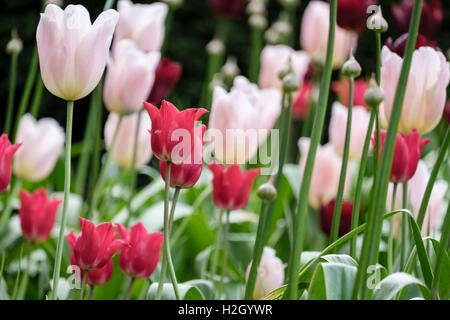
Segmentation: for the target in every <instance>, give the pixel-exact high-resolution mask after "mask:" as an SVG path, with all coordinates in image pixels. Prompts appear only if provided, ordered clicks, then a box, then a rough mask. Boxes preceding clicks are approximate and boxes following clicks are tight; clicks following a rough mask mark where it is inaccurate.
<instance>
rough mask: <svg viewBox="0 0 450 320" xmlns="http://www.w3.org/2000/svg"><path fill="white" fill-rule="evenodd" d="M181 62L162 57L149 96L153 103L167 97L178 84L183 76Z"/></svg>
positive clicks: (157, 102)
mask: <svg viewBox="0 0 450 320" xmlns="http://www.w3.org/2000/svg"><path fill="white" fill-rule="evenodd" d="M181 69H182V67H181V64H180V63H178V62H175V61H172V60H170V59H169V58H162V59H161V60H160V61H159V64H158V67H157V68H156V71H155V82H154V83H153V87H152V91H151V93H150V96H149V97H148V101H150V102H151V103H153V104H160V103H161V100H162V99H164V98H166V97H167V95H168V94H169V92H170V91H171V90H172V88H173V87H174V86H175V85H176V84H177V82H178V80H179V79H180V76H181Z"/></svg>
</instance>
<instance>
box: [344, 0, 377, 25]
mask: <svg viewBox="0 0 450 320" xmlns="http://www.w3.org/2000/svg"><path fill="white" fill-rule="evenodd" d="M376 4H377V1H376V0H338V6H337V24H338V25H339V26H340V27H342V28H344V29H347V30H351V31H355V32H363V31H364V30H365V29H366V22H367V14H368V8H369V7H370V6H374V5H376Z"/></svg>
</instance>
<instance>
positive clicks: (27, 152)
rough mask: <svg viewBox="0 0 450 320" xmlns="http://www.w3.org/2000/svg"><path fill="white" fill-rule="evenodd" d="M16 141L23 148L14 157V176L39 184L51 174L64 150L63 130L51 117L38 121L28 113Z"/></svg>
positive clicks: (22, 121) (24, 117)
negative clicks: (38, 182)
mask: <svg viewBox="0 0 450 320" xmlns="http://www.w3.org/2000/svg"><path fill="white" fill-rule="evenodd" d="M16 141H17V142H19V143H22V147H21V148H20V149H19V150H18V151H17V153H16V155H15V157H14V167H13V171H14V174H15V175H16V176H18V177H20V178H21V179H23V180H26V181H30V182H36V181H41V180H44V179H45V178H47V177H48V176H49V175H50V173H52V171H53V169H54V167H55V165H56V161H57V160H58V158H59V156H60V155H61V152H62V150H63V147H64V141H65V134H64V129H63V128H62V127H61V126H60V125H59V124H58V122H56V121H55V120H54V119H52V118H43V119H40V120H38V121H36V120H35V119H34V118H33V117H32V116H31V115H30V114H25V115H24V116H23V117H22V118H21V119H20V122H19V129H18V130H17V136H16Z"/></svg>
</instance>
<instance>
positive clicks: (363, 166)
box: [350, 108, 377, 258]
mask: <svg viewBox="0 0 450 320" xmlns="http://www.w3.org/2000/svg"><path fill="white" fill-rule="evenodd" d="M376 110H377V109H376V108H372V109H371V110H370V120H369V126H368V128H367V132H366V138H365V140H364V146H363V151H362V155H361V161H360V163H359V172H358V179H357V181H356V188H355V200H354V202H353V212H352V227H351V230H353V229H355V228H356V227H357V226H358V224H359V212H360V207H361V195H362V184H363V180H364V173H365V172H366V166H367V159H368V155H369V147H370V138H371V137H372V131H373V124H374V121H375V115H376V112H377V111H376ZM350 256H352V257H353V258H356V238H352V240H351V242H350Z"/></svg>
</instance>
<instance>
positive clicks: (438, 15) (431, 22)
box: [392, 0, 444, 37]
mask: <svg viewBox="0 0 450 320" xmlns="http://www.w3.org/2000/svg"><path fill="white" fill-rule="evenodd" d="M413 7H414V0H402V1H401V2H400V3H398V4H393V5H392V14H393V15H394V18H395V21H396V22H397V27H398V29H399V31H400V32H401V33H405V32H408V29H409V23H410V21H411V15H412V10H413ZM443 19H444V12H443V11H442V4H441V1H440V0H425V1H424V2H423V5H422V15H421V17H420V27H419V32H420V33H421V34H423V35H424V36H426V37H433V36H434V35H435V34H436V32H437V31H438V29H439V27H440V25H441V22H442V20H443Z"/></svg>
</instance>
